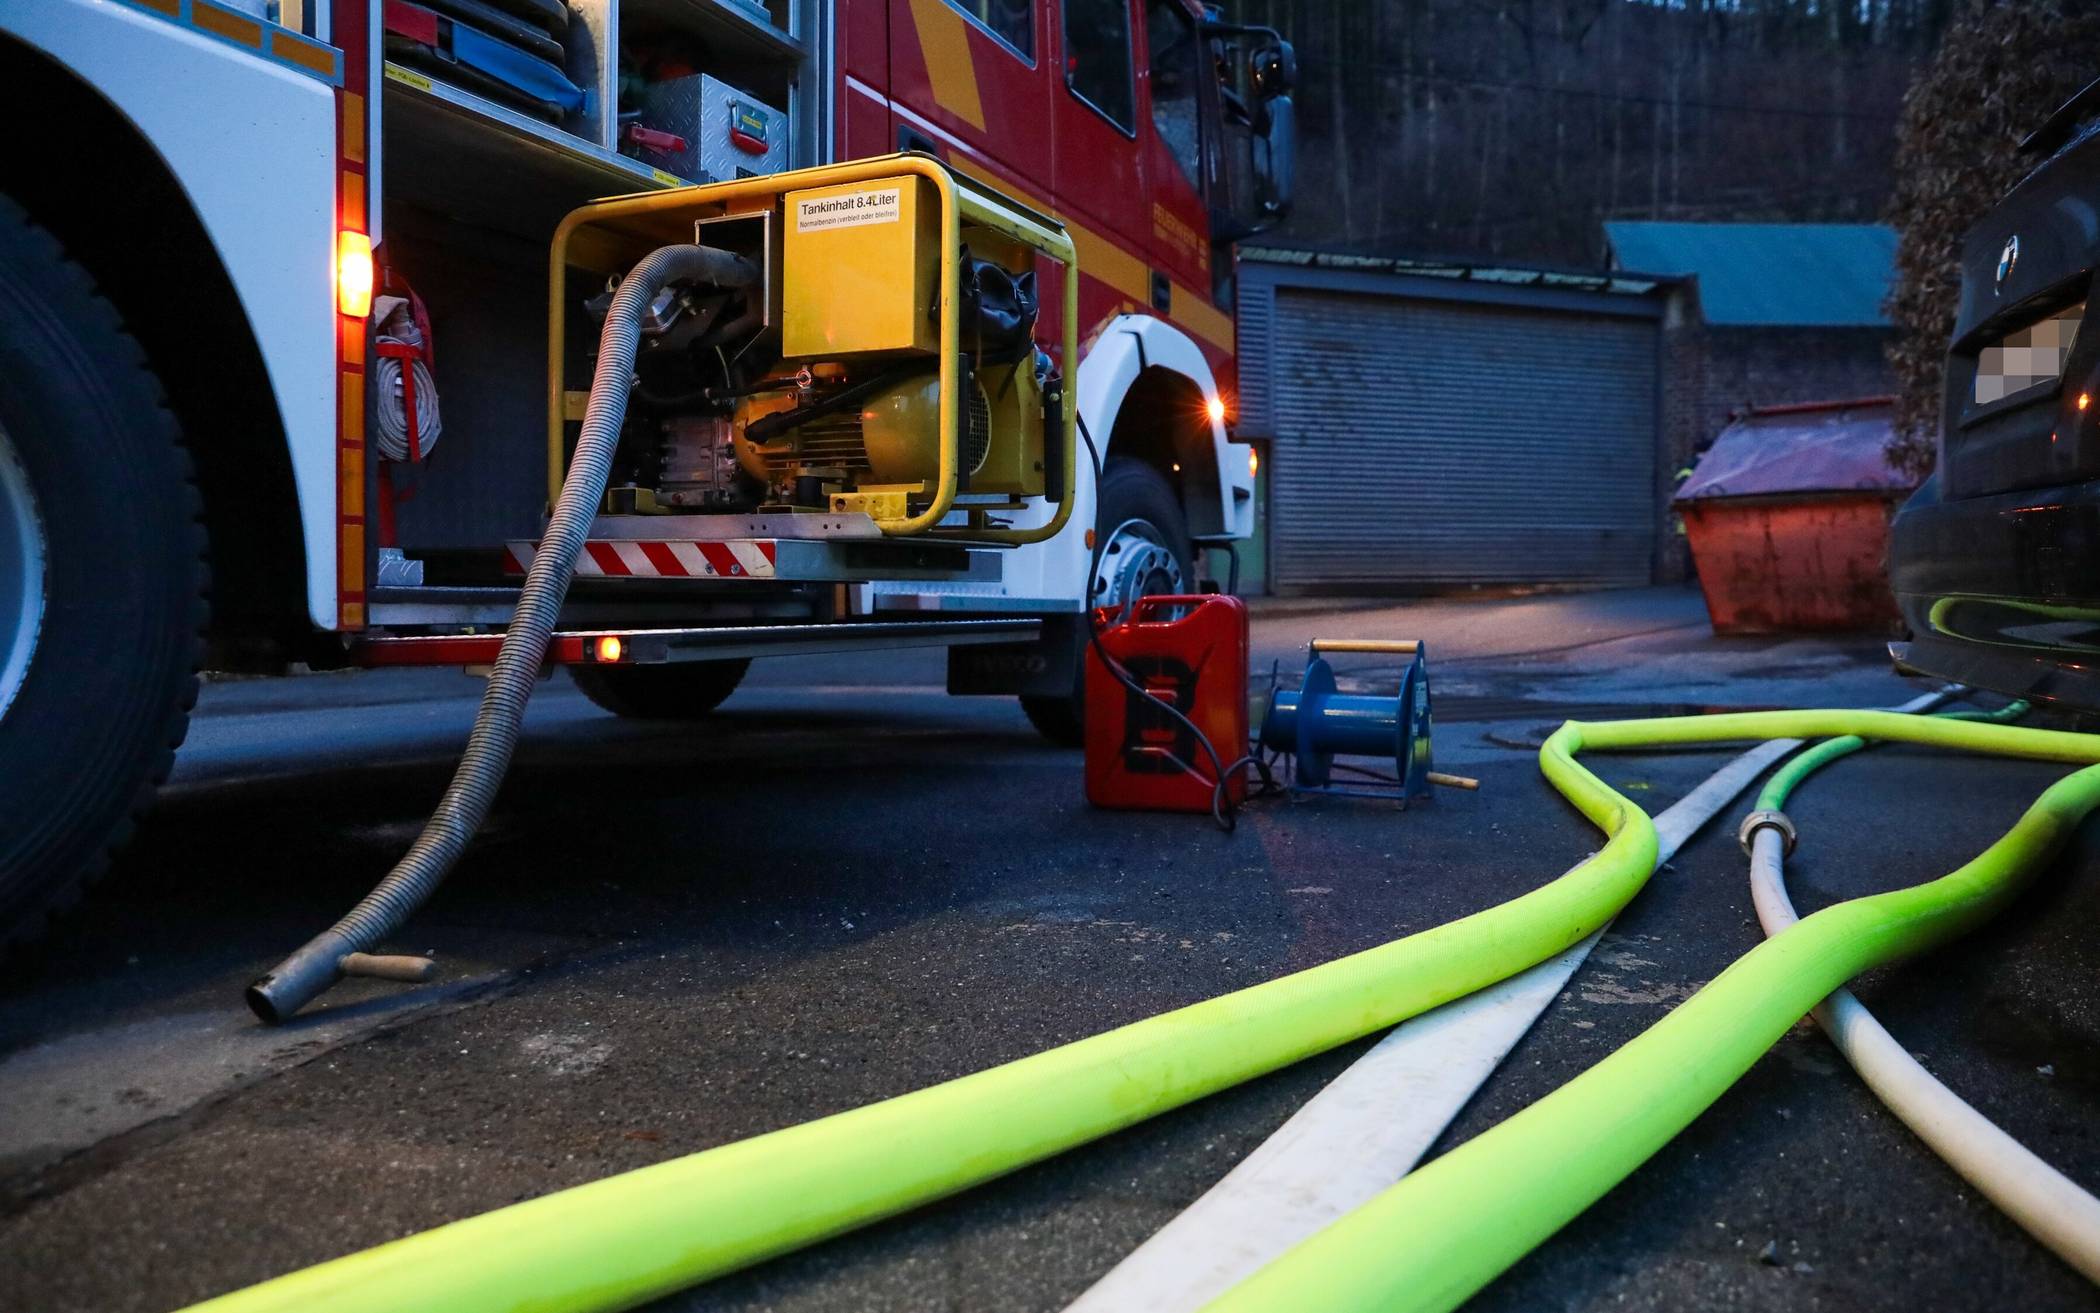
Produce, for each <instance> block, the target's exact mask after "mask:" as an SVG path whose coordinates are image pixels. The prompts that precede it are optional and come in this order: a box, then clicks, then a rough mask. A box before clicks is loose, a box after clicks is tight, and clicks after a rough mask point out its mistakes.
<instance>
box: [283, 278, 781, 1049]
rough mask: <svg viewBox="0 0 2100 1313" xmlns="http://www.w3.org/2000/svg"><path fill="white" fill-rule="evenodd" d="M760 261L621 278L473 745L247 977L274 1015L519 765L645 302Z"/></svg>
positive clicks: (401, 916)
mask: <svg viewBox="0 0 2100 1313" xmlns="http://www.w3.org/2000/svg"><path fill="white" fill-rule="evenodd" d="M757 280H758V270H757V269H756V268H755V267H754V266H752V264H751V263H750V262H749V261H747V260H744V259H742V258H741V257H739V256H736V255H732V254H730V253H729V252H727V251H720V250H716V249H714V248H713V247H707V246H665V247H660V248H659V249H657V250H655V251H651V252H650V253H649V254H648V255H646V256H644V257H643V258H642V259H641V261H640V262H639V263H637V264H636V265H635V266H634V268H632V269H631V270H629V271H628V273H627V276H626V278H624V279H623V280H621V283H620V286H619V289H618V291H617V292H615V293H614V295H613V300H612V306H611V308H610V309H609V310H608V311H607V312H606V316H605V329H604V331H603V332H602V333H601V334H600V335H599V337H598V365H597V369H596V372H595V373H594V374H593V376H592V378H591V398H590V403H589V405H588V406H587V407H586V408H585V410H584V415H583V429H582V432H581V433H580V434H579V435H578V436H577V439H576V452H575V455H574V456H573V457H571V459H570V461H569V472H568V475H567V477H565V478H564V479H563V480H562V485H561V495H560V496H559V497H557V498H556V499H555V502H554V513H553V515H552V516H550V517H549V519H548V522H547V532H546V536H545V538H544V540H543V541H542V543H541V546H540V549H539V551H537V552H535V553H534V554H533V558H532V568H531V569H530V570H528V571H527V572H526V574H525V586H524V588H523V589H522V590H521V591H520V593H519V594H518V606H517V610H516V612H515V613H513V615H512V616H511V622H510V628H509V629H508V630H507V631H506V632H505V633H504V635H503V645H502V647H501V649H500V650H498V652H497V654H496V664H495V669H494V670H493V671H492V672H491V673H490V675H489V680H488V688H487V689H486V691H484V692H483V693H482V695H481V709H480V710H479V711H478V712H477V713H476V714H475V716H474V728H473V730H472V732H471V733H469V734H468V735H467V750H466V752H465V754H464V755H463V756H462V757H461V758H460V762H459V769H458V770H456V771H454V772H453V775H452V783H451V784H450V785H449V786H447V788H446V789H445V796H444V798H443V799H442V800H441V801H440V802H439V803H438V806H437V810H436V811H435V812H434V813H432V815H431V817H430V820H429V822H428V823H427V824H425V825H424V827H423V833H422V834H420V835H418V836H417V837H416V841H415V843H414V844H413V845H411V846H410V848H409V850H408V853H407V855H406V856H404V857H403V858H402V859H401V860H400V862H399V863H397V864H396V865H395V867H394V869H393V870H392V871H389V872H388V873H387V877H386V878H385V879H384V880H381V881H380V882H379V884H378V885H377V886H375V887H374V888H373V890H372V892H371V893H369V894H366V895H365V896H364V898H363V899H362V900H361V901H360V902H359V903H358V904H357V906H355V907H353V908H351V909H350V911H349V913H348V914H347V915H345V916H344V917H343V919H342V920H340V921H338V922H336V923H335V924H334V925H333V926H331V927H330V928H329V929H327V930H325V931H323V932H322V933H321V934H319V935H317V936H315V937H314V938H313V939H312V940H310V941H309V942H308V943H307V944H306V945H305V946H304V947H302V948H301V949H299V951H298V952H296V953H293V954H292V955H291V956H290V957H288V958H286V959H285V960H284V961H283V962H280V963H279V964H278V965H277V967H276V968H275V969H274V970H272V971H270V972H269V974H267V975H265V976H262V977H261V978H260V979H258V980H256V981H255V983H254V984H252V985H250V986H248V993H247V998H248V1006H249V1007H250V1008H252V1009H254V1011H255V1015H256V1016H258V1017H261V1018H262V1019H263V1020H264V1021H266V1022H279V1021H283V1020H284V1019H286V1018H287V1017H290V1016H292V1015H293V1014H294V1013H296V1012H298V1011H299V1009H300V1008H302V1007H305V1006H306V1005H307V1004H308V1003H310V1002H312V1001H313V1000H314V999H315V998H316V997H318V996H319V995H320V994H321V992H322V991H323V990H325V989H327V988H328V987H329V986H331V985H333V984H334V983H335V982H336V981H337V980H339V979H341V978H342V976H343V958H344V956H345V955H347V954H350V953H362V952H365V951H367V950H369V949H370V948H372V947H373V946H374V945H375V944H377V943H378V942H379V941H380V940H381V939H383V938H385V937H386V936H387V935H389V934H392V933H393V932H394V931H395V930H396V929H398V928H399V927H400V925H401V923H402V922H403V921H406V920H407V919H408V917H409V916H410V914H412V913H413V912H414V911H415V910H416V909H417V908H418V907H421V906H422V905H423V902H424V900H426V899H428V898H429V897H430V895H431V894H432V893H434V892H435V891H436V890H437V887H438V885H439V884H441V883H443V882H444V879H445V876H446V875H447V874H448V873H449V872H450V871H451V870H452V866H453V863H455V862H457V861H458V860H459V856H460V853H461V852H463V851H464V850H465V849H466V846H467V842H468V841H469V840H470V839H472V838H473V837H474V832H475V831H476V830H478V829H480V828H481V823H482V821H483V820H484V819H485V818H486V817H487V816H488V813H489V807H490V806H491V804H493V803H494V802H495V800H496V790H497V788H498V787H499V786H500V785H501V784H502V783H503V776H504V773H505V772H506V771H507V770H509V768H510V758H511V753H512V752H513V751H514V750H515V749H516V748H517V745H518V728H519V726H520V725H521V724H522V723H523V721H524V718H525V701H526V699H527V698H529V697H531V696H532V686H533V684H534V683H535V682H536V681H537V680H538V679H539V674H540V667H541V665H542V664H543V663H544V662H545V661H546V657H547V642H548V638H549V636H550V635H551V634H552V633H553V632H554V622H555V619H556V618H557V617H558V616H559V615H560V614H561V607H562V601H563V599H564V598H566V597H567V596H568V592H569V580H570V578H571V576H572V575H573V573H574V571H575V566H576V556H577V553H579V552H581V551H582V550H583V540H584V536H585V535H586V534H587V533H588V532H589V530H590V525H591V519H592V517H593V516H594V515H596V514H597V511H598V503H599V501H600V499H601V498H603V497H604V495H605V481H606V477H607V475H608V474H609V473H610V472H611V470H612V459H613V449H614V448H615V447H617V446H618V445H619V441H620V427H621V425H622V424H623V423H624V422H625V420H626V418H627V394H628V390H629V389H630V388H631V387H632V386H633V382H634V357H635V352H636V350H637V349H638V347H639V346H640V343H641V322H642V315H643V312H644V311H646V310H647V309H648V307H649V304H650V302H652V301H654V300H655V299H656V297H657V296H658V294H660V293H661V292H662V291H663V290H664V289H665V288H666V287H669V286H671V285H673V284H675V283H689V282H695V283H711V284H713V285H715V286H717V287H748V286H750V285H751V284H752V283H754V282H756V281H757Z"/></svg>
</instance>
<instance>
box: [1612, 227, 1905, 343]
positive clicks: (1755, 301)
mask: <svg viewBox="0 0 2100 1313" xmlns="http://www.w3.org/2000/svg"><path fill="white" fill-rule="evenodd" d="M1604 233H1605V236H1606V237H1607V238H1608V239H1609V240H1610V242H1611V248H1612V253H1613V255H1614V257H1615V258H1616V260H1617V263H1618V265H1619V267H1620V268H1622V269H1637V270H1639V271H1640V272H1642V273H1647V274H1695V275H1697V276H1698V279H1699V306H1700V309H1701V310H1702V311H1703V312H1704V314H1705V317H1706V322H1707V323H1709V324H1723V325H1772V326H1780V325H1784V326H1788V327H1795V328H1811V327H1814V328H1882V327H1886V326H1887V325H1888V322H1889V321H1888V317H1887V316H1886V315H1884V314H1883V313H1882V311H1881V302H1882V299H1883V298H1884V297H1886V296H1887V295H1888V291H1889V283H1890V281H1891V279H1892V278H1893V277H1894V275H1895V268H1896V231H1895V229H1893V228H1890V227H1888V226H1886V225H1885V224H1878V223H1647V222H1635V221H1630V220H1615V221H1612V222H1609V223H1606V224H1605V225H1604Z"/></svg>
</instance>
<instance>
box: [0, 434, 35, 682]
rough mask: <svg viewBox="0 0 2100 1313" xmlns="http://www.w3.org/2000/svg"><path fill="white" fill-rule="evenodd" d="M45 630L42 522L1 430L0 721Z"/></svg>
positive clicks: (26, 476)
mask: <svg viewBox="0 0 2100 1313" xmlns="http://www.w3.org/2000/svg"><path fill="white" fill-rule="evenodd" d="M43 625H44V522H43V519H42V518H41V517H40V516H39V515H38V514H37V509H36V494H35V493H34V492H32V491H31V490H30V487H29V471H28V470H27V469H26V468H25V467H24V466H23V464H22V460H21V457H20V456H18V455H16V454H15V448H14V444H13V443H12V442H11V441H9V440H8V436H7V430H6V429H5V428H0V716H5V715H6V714H7V709H8V708H9V707H10V706H12V705H13V704H14V700H15V694H17V693H19V692H20V691H21V689H22V684H23V682H24V681H25V680H27V679H28V677H29V659H30V657H31V656H33V655H34V654H35V652H36V641H37V635H38V633H39V632H41V631H42V629H43Z"/></svg>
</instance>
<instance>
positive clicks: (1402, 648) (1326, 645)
mask: <svg viewBox="0 0 2100 1313" xmlns="http://www.w3.org/2000/svg"><path fill="white" fill-rule="evenodd" d="M1312 650H1313V651H1315V652H1379V653H1383V654H1385V655H1388V656H1413V655H1414V654H1415V653H1416V652H1419V651H1421V650H1422V640H1420V639H1418V638H1315V639H1314V640H1313V641H1312Z"/></svg>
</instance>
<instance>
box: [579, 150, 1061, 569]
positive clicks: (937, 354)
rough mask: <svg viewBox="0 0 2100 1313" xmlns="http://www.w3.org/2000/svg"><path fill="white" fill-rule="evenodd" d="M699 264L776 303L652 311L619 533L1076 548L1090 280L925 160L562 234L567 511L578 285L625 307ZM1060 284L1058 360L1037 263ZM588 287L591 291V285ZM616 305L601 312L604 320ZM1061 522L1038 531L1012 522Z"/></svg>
mask: <svg viewBox="0 0 2100 1313" xmlns="http://www.w3.org/2000/svg"><path fill="white" fill-rule="evenodd" d="M671 242H693V243H696V244H698V245H701V246H706V247H711V248H715V249H717V250H721V251H726V252H730V253H732V254H734V255H736V256H739V257H741V258H742V259H744V260H746V261H748V262H749V263H750V264H751V265H753V266H755V267H756V268H757V269H758V271H759V278H758V283H757V285H756V286H753V287H747V288H722V289H714V290H709V289H701V288H683V289H675V290H669V291H665V292H663V293H662V294H660V295H659V296H658V297H657V298H655V300H654V301H653V302H652V304H651V307H650V313H649V315H648V316H647V317H646V318H645V320H644V322H643V326H642V339H641V349H640V350H639V351H638V352H637V354H636V359H635V368H634V379H635V387H634V391H633V397H632V400H631V401H630V405H629V412H628V415H627V419H626V429H625V431H624V432H623V433H622V437H621V447H620V455H619V457H618V458H617V459H616V462H615V466H614V474H613V479H612V482H611V485H610V486H609V488H608V490H607V493H606V498H605V503H604V506H603V510H604V511H605V512H606V513H610V514H694V513H702V514H705V513H709V512H729V513H746V514H749V513H760V512H764V513H769V514H780V513H810V514H814V515H819V516H824V515H828V516H831V517H834V518H836V517H839V516H859V515H864V516H866V517H867V518H868V519H869V520H872V521H873V523H874V526H875V527H876V528H878V529H880V530H881V531H882V532H883V533H885V534H923V535H931V536H935V537H950V538H963V539H968V540H970V541H974V542H984V543H1009V544H1012V543H1023V542H1035V541H1039V540H1041V539H1044V538H1047V537H1049V536H1051V535H1052V534H1054V533H1056V532H1057V531H1058V530H1059V529H1061V528H1063V527H1064V524H1065V521H1066V520H1067V519H1068V518H1069V517H1070V514H1071V504H1072V469H1073V465H1074V459H1075V451H1074V446H1073V435H1072V433H1071V426H1070V425H1069V423H1068V422H1067V419H1066V414H1065V404H1064V384H1063V372H1064V371H1065V370H1067V369H1069V368H1070V367H1071V366H1072V365H1073V364H1074V363H1076V362H1077V360H1078V343H1077V337H1076V325H1077V319H1078V305H1077V299H1078V290H1077V289H1078V279H1077V278H1076V277H1075V276H1074V273H1075V269H1074V256H1073V250H1072V243H1071V239H1070V238H1069V237H1068V236H1067V235H1066V233H1065V230H1064V228H1063V226H1062V225H1061V224H1059V223H1058V222H1057V221H1056V220H1055V219H1052V218H1050V217H1049V216H1047V215H1043V214H1040V213H1037V212H1036V211H1034V210H1031V209H1029V208H1028V207H1026V206H1024V205H1021V204H1020V203H1018V202H1016V201H1013V200H1011V199H1009V198H1007V197H1005V196H1001V195H999V194H997V193H995V192H992V191H990V190H988V189H987V188H985V187H984V186H982V185H981V184H979V183H976V182H974V181H971V180H969V179H966V178H963V177H961V176H959V175H957V174H954V173H952V172H950V171H949V170H948V169H947V167H946V166H944V165H943V164H941V162H940V161H938V160H936V159H934V158H932V157H930V156H925V155H918V154H908V155H893V156H889V157H886V158H883V159H875V160H866V161H860V162H856V163H852V164H843V165H831V166H825V167H821V168H814V169H803V170H799V171H796V172H791V173H782V174H774V175H771V176H767V177H759V178H746V179H740V180H737V181H733V182H725V183H716V184H711V185H707V186H700V187H687V188H681V189H679V190H676V191H668V192H656V193H650V194H647V195H640V196H624V197H616V198H614V199H611V200H605V201H598V202H595V203H593V204H591V205H587V206H585V207H583V208H582V209H579V210H577V211H575V212H573V213H572V214H570V215H569V217H568V218H567V219H565V220H564V221H563V222H562V224H561V226H560V227H559V228H558V229H557V230H556V233H555V238H554V245H553V251H552V255H551V266H552V267H551V271H550V282H551V287H550V298H549V315H548V361H549V369H548V409H549V418H548V448H547V465H548V469H547V473H548V481H549V492H550V496H551V495H552V494H553V493H555V492H556V491H558V490H559V488H560V486H561V481H562V478H563V475H564V472H565V470H566V468H567V461H568V456H569V452H570V451H571V450H572V449H573V446H574V443H575V435H576V421H578V420H580V418H581V400H582V395H583V394H582V392H581V391H580V390H579V389H580V386H581V384H583V382H584V381H585V375H586V370H587V363H588V362H586V361H582V360H579V359H575V358H572V357H571V355H570V354H569V351H568V347H567V338H568V330H569V326H570V324H571V321H572V316H573V315H574V313H575V309H576V307H577V305H578V304H579V301H580V299H581V298H580V296H579V293H578V291H577V290H576V284H577V282H578V275H585V276H595V277H597V278H601V279H606V280H607V281H608V283H609V284H610V286H615V287H616V286H617V283H618V280H619V279H620V277H622V276H623V275H624V274H625V272H626V270H627V269H628V268H629V267H631V266H632V265H633V264H634V263H635V262H636V261H637V260H639V259H640V258H641V257H642V256H643V255H645V254H647V253H648V252H649V251H651V250H654V249H655V248H657V247H660V246H663V245H665V244H667V243H671ZM1038 256H1047V257H1049V259H1051V260H1053V261H1055V262H1057V263H1058V264H1059V265H1060V266H1062V270H1061V275H1060V276H1059V277H1058V278H1057V280H1056V285H1057V288H1058V290H1059V291H1060V292H1061V294H1062V306H1061V307H1060V308H1061V311H1062V313H1054V314H1053V315H1051V316H1049V318H1051V319H1053V320H1054V321H1055V322H1056V327H1057V329H1058V337H1057V339H1056V340H1055V341H1054V342H1053V344H1052V345H1053V346H1054V348H1055V350H1054V351H1053V350H1046V349H1045V348H1044V347H1043V346H1042V345H1039V343H1038V341H1037V332H1036V329H1037V324H1038V320H1039V318H1041V317H1042V316H1041V307H1040V304H1039V297H1038V292H1037V267H1036V266H1037V257H1038ZM586 286H587V285H586ZM609 302H610V290H609V289H608V292H607V293H606V294H605V295H603V296H600V297H598V298H596V300H594V301H592V302H590V303H589V304H590V305H591V306H592V307H594V308H596V309H597V310H598V312H599V313H601V314H602V313H603V307H604V306H606V305H607V304H609ZM1046 502H1047V503H1049V504H1051V505H1054V507H1055V511H1054V513H1053V514H1052V515H1050V516H1049V517H1048V518H1047V519H1046V520H1044V521H1042V522H1041V523H1039V524H1036V525H1033V526H1030V527H1026V528H1014V527H1009V525H1008V524H1007V523H1006V522H1004V521H1002V520H1001V519H1000V518H998V517H999V516H1000V515H1002V514H1011V513H1013V512H1017V511H1022V510H1024V509H1026V508H1028V507H1030V506H1032V505H1037V506H1039V505H1042V504H1044V503H1046Z"/></svg>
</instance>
